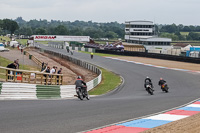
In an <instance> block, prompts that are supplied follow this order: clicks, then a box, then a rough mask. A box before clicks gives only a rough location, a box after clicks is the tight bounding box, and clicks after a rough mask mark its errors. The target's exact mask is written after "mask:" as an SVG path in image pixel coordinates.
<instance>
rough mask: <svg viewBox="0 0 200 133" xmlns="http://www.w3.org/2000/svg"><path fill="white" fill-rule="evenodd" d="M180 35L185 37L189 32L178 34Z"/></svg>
mask: <svg viewBox="0 0 200 133" xmlns="http://www.w3.org/2000/svg"><path fill="white" fill-rule="evenodd" d="M180 34H181V35H183V36H186V35H188V34H189V32H180Z"/></svg>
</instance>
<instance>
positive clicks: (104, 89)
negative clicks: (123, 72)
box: [89, 68, 121, 95]
mask: <svg viewBox="0 0 200 133" xmlns="http://www.w3.org/2000/svg"><path fill="white" fill-rule="evenodd" d="M101 71H102V81H101V83H100V84H99V85H98V86H96V87H95V88H94V89H92V90H90V91H89V94H90V95H102V94H105V93H108V92H109V91H112V90H114V89H115V88H116V87H117V86H119V85H120V84H121V78H120V76H119V75H116V74H114V73H113V72H110V71H107V70H105V69H103V68H101Z"/></svg>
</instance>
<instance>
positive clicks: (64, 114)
mask: <svg viewBox="0 0 200 133" xmlns="http://www.w3.org/2000/svg"><path fill="white" fill-rule="evenodd" d="M40 47H45V46H40ZM45 49H49V50H50V49H51V50H53V51H58V52H60V53H65V54H67V55H69V54H68V53H67V52H66V50H62V49H54V48H50V47H45ZM73 56H74V57H77V58H80V59H82V60H85V61H87V62H90V63H92V64H96V65H98V66H101V67H104V68H106V69H108V70H111V71H113V72H115V73H117V74H120V75H121V76H122V77H124V79H125V85H124V87H123V88H122V89H120V90H119V91H117V92H113V93H112V94H109V95H104V96H100V97H93V98H91V100H89V101H87V100H84V101H80V100H78V99H76V98H75V99H67V100H18V101H12V100H10V101H9V100H8V101H0V132H2V133H43V132H46V133H74V132H80V131H85V130H88V129H92V128H97V127H101V126H104V125H107V124H112V123H116V122H119V121H124V120H127V119H131V118H137V117H141V116H144V115H149V114H153V113H157V112H160V111H164V110H167V109H170V108H174V107H177V106H180V105H183V104H185V103H188V102H190V101H192V100H195V99H197V98H199V97H200V88H199V86H200V82H199V80H200V74H195V73H189V72H181V71H175V70H167V69H160V68H154V67H148V66H143V65H138V64H133V63H128V62H127V63H126V62H122V61H117V60H112V59H107V58H104V57H98V56H94V59H93V60H91V59H90V56H89V55H88V54H83V53H77V52H75V53H74V55H73ZM146 76H149V77H150V78H152V79H153V84H154V87H155V95H153V96H150V95H149V94H147V92H146V91H145V89H144V79H145V77H146ZM160 77H163V78H164V79H165V80H166V81H167V83H168V85H169V88H170V90H169V93H167V94H166V93H163V92H162V91H161V90H160V87H159V86H158V85H157V84H158V80H159V78H160Z"/></svg>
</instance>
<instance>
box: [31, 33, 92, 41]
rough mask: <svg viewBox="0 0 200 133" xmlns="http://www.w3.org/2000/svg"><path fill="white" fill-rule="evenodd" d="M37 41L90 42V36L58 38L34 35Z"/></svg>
mask: <svg viewBox="0 0 200 133" xmlns="http://www.w3.org/2000/svg"><path fill="white" fill-rule="evenodd" d="M33 36H34V40H35V41H76V42H89V41H90V37H89V36H57V35H33Z"/></svg>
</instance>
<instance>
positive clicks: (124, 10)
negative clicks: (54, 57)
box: [0, 0, 200, 25]
mask: <svg viewBox="0 0 200 133" xmlns="http://www.w3.org/2000/svg"><path fill="white" fill-rule="evenodd" d="M199 5H200V0H0V19H4V18H9V19H15V18H17V17H19V16H21V17H22V18H23V19H25V20H30V19H47V20H51V19H54V20H63V21H74V20H83V21H93V22H113V21H117V22H119V23H124V22H125V21H130V20H150V21H154V22H155V23H157V24H172V23H175V24H184V25H200V15H199V13H200V6H199Z"/></svg>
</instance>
